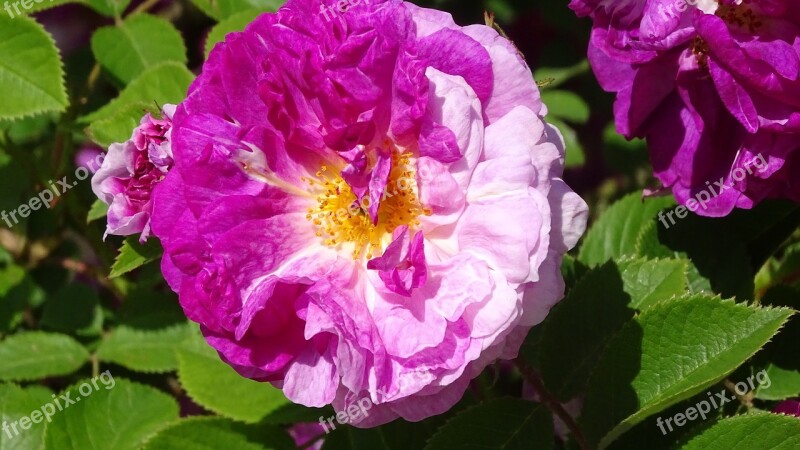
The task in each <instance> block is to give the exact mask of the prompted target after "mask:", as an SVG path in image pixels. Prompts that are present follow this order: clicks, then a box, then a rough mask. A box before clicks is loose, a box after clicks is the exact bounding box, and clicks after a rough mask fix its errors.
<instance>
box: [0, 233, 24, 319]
mask: <svg viewBox="0 0 800 450" xmlns="http://www.w3.org/2000/svg"><path fill="white" fill-rule="evenodd" d="M1 248H2V247H0V249H1ZM8 256H9V258H10V255H8ZM29 282H30V280H29V279H28V278H27V276H26V274H25V269H23V268H22V267H19V266H17V265H13V264H11V265H7V266H5V267H2V268H0V333H4V332H8V331H11V330H13V329H14V328H16V326H17V325H19V323H20V321H22V312H23V311H24V310H25V306H26V305H27V304H28V301H27V300H28V298H27V297H28V296H27V295H25V294H24V293H23V291H24V290H25V288H26V287H27V285H28V284H29Z"/></svg>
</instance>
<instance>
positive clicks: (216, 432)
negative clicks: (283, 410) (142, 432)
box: [142, 417, 296, 450]
mask: <svg viewBox="0 0 800 450" xmlns="http://www.w3.org/2000/svg"><path fill="white" fill-rule="evenodd" d="M259 428H260V430H258V431H259V433H260V434H262V436H259V437H260V438H261V439H254V437H255V436H252V431H250V430H247V429H246V428H245V427H244V426H242V425H241V424H237V423H234V422H232V421H230V420H227V419H222V418H218V417H192V418H189V419H183V420H181V421H179V422H176V423H174V424H172V425H170V426H169V427H168V428H166V429H164V430H162V431H161V432H159V433H158V434H157V435H156V436H155V437H154V438H153V439H151V440H150V441H149V442H147V445H145V446H144V448H143V449H142V450H217V449H223V448H230V449H236V450H265V449H281V450H294V449H296V447H295V445H294V443H293V442H292V440H291V438H290V437H289V435H288V434H287V433H286V432H285V431H283V430H281V429H279V428H276V427H270V426H265V425H259ZM248 432H249V433H250V434H251V435H248ZM262 444H267V445H266V446H264V445H262Z"/></svg>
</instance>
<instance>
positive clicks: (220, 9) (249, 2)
mask: <svg viewBox="0 0 800 450" xmlns="http://www.w3.org/2000/svg"><path fill="white" fill-rule="evenodd" d="M191 2H192V3H193V4H194V5H195V6H197V7H198V8H199V9H200V10H201V11H203V12H204V13H205V14H206V15H208V16H209V17H211V18H213V19H216V20H218V21H222V20H225V19H228V18H230V17H233V16H234V15H236V14H237V13H239V12H240V11H243V10H246V9H256V10H258V11H261V12H267V11H269V12H273V11H277V10H278V8H280V7H281V6H283V3H284V0H191Z"/></svg>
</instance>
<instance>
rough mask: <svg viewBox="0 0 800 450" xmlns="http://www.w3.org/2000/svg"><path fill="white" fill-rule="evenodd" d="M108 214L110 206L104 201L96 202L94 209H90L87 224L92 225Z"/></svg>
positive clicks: (93, 205) (93, 204)
mask: <svg viewBox="0 0 800 450" xmlns="http://www.w3.org/2000/svg"><path fill="white" fill-rule="evenodd" d="M107 214H108V205H107V204H105V203H104V202H103V201H102V200H95V201H94V203H92V207H91V208H90V209H89V214H87V215H86V223H92V222H94V221H95V220H99V219H102V218H103V217H105V216H106V215H107Z"/></svg>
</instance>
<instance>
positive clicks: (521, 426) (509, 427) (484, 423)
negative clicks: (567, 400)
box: [425, 398, 553, 450]
mask: <svg viewBox="0 0 800 450" xmlns="http://www.w3.org/2000/svg"><path fill="white" fill-rule="evenodd" d="M534 448H535V449H548V448H553V418H552V416H551V414H550V412H549V411H548V410H547V409H546V408H544V407H543V406H542V405H540V404H537V403H533V402H529V401H526V400H521V399H518V398H500V399H496V400H491V401H489V402H486V403H483V404H480V405H478V406H475V407H473V408H470V409H468V410H466V411H464V412H462V413H461V414H459V415H457V416H456V417H454V418H453V419H452V420H450V421H449V422H447V424H445V425H444V426H443V427H442V428H440V429H439V431H438V432H437V433H436V434H435V435H434V436H433V438H431V440H430V441H428V445H427V446H426V447H425V449H426V450H446V449H454V450H455V449H458V450H468V449H475V450H477V449H497V450H507V449H509V450H510V449H519V450H523V449H526V450H527V449H534Z"/></svg>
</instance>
